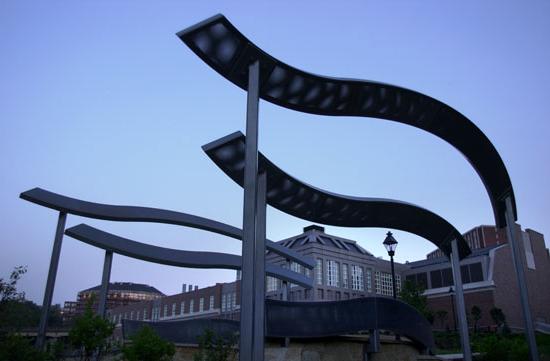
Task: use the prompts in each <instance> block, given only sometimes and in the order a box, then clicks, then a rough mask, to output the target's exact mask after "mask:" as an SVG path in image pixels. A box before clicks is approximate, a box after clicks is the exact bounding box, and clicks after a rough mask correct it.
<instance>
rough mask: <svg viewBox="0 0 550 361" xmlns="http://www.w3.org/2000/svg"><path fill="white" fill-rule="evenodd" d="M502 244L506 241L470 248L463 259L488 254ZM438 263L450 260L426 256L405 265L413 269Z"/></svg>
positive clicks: (504, 244)
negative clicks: (469, 251)
mask: <svg viewBox="0 0 550 361" xmlns="http://www.w3.org/2000/svg"><path fill="white" fill-rule="evenodd" d="M502 246H506V243H503V244H494V245H491V246H488V247H484V248H477V249H474V250H472V253H470V254H469V255H468V256H467V257H466V258H465V259H469V258H475V257H479V256H486V255H488V254H489V252H490V251H491V250H493V249H495V248H497V247H502ZM440 263H450V261H449V259H448V258H447V257H437V258H428V259H422V260H420V261H414V262H409V263H406V264H405V265H406V266H409V267H410V268H411V269H414V268H420V267H424V266H431V265H434V264H440Z"/></svg>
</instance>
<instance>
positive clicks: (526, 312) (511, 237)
mask: <svg viewBox="0 0 550 361" xmlns="http://www.w3.org/2000/svg"><path fill="white" fill-rule="evenodd" d="M512 208H513V207H512V200H511V199H510V197H507V198H506V231H507V235H508V242H509V243H510V249H511V251H512V261H513V262H514V268H515V269H516V275H517V281H518V288H519V297H520V300H521V310H522V312H523V322H524V323H525V338H526V339H527V344H528V345H529V356H530V359H531V361H539V352H538V348H537V343H536V340H535V328H534V327H533V319H532V318H531V309H530V307H529V296H528V293H527V279H526V278H525V269H524V268H523V262H522V256H521V252H520V250H519V247H518V240H517V239H516V232H515V229H514V228H515V227H514V226H515V224H516V222H515V221H514V216H513V214H514V212H513V209H512Z"/></svg>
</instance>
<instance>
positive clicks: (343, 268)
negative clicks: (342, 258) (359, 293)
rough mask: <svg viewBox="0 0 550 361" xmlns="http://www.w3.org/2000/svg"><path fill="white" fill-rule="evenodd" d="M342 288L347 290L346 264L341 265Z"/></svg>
mask: <svg viewBox="0 0 550 361" xmlns="http://www.w3.org/2000/svg"><path fill="white" fill-rule="evenodd" d="M342 287H344V288H349V283H348V265H347V264H346V263H342Z"/></svg>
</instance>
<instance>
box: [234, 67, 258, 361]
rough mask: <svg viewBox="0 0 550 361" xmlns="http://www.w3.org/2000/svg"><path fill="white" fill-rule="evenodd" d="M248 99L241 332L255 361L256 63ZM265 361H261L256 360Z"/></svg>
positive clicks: (244, 356)
mask: <svg viewBox="0 0 550 361" xmlns="http://www.w3.org/2000/svg"><path fill="white" fill-rule="evenodd" d="M247 73H248V86H247V90H248V93H247V95H248V97H247V106H246V134H247V137H248V138H247V142H246V144H245V154H244V162H245V163H244V180H243V188H244V202H243V203H244V204H243V248H242V273H241V274H242V278H241V312H240V315H241V325H240V328H241V332H240V336H239V337H240V344H239V360H240V361H252V360H253V358H252V357H253V355H252V353H253V345H254V303H255V302H254V297H255V292H254V285H255V282H254V279H255V277H263V275H255V274H254V264H255V258H256V257H255V252H256V247H255V246H256V212H257V210H256V207H257V205H258V204H257V195H258V183H257V181H258V110H259V108H258V105H259V98H258V93H259V87H260V64H259V63H258V62H257V61H256V62H254V63H252V64H251V65H249V67H248V72H247ZM254 361H261V360H254Z"/></svg>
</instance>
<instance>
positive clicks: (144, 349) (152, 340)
mask: <svg viewBox="0 0 550 361" xmlns="http://www.w3.org/2000/svg"><path fill="white" fill-rule="evenodd" d="M130 340H131V341H132V342H131V343H130V344H129V345H126V346H124V347H123V349H122V353H123V355H124V359H125V360H127V361H165V360H166V361H168V360H171V359H172V357H173V356H174V354H175V353H176V348H175V347H174V344H172V343H170V342H167V341H164V340H163V339H162V338H160V337H159V335H157V334H156V333H155V331H154V330H153V329H152V328H151V327H149V326H144V327H142V328H141V329H140V330H139V331H138V332H137V333H136V334H135V335H134V336H132V337H131V338H130Z"/></svg>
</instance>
